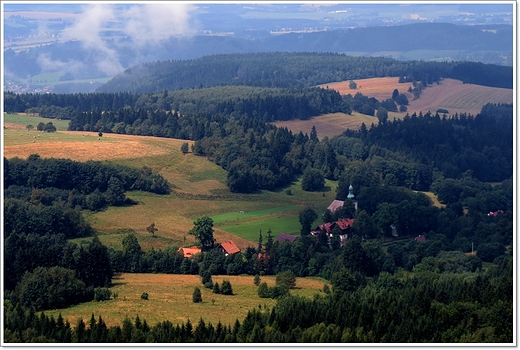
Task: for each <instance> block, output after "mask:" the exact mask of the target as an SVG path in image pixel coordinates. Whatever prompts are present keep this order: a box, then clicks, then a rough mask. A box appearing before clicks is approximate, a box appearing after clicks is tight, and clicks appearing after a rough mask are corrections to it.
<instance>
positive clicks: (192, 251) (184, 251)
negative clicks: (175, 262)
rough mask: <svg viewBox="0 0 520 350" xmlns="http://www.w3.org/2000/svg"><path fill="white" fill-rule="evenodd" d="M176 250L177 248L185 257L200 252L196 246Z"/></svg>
mask: <svg viewBox="0 0 520 350" xmlns="http://www.w3.org/2000/svg"><path fill="white" fill-rule="evenodd" d="M178 250H179V252H181V253H182V254H184V257H185V258H191V257H192V256H193V255H195V254H198V253H200V252H201V250H200V249H199V248H197V247H196V246H193V247H191V248H179V249H178Z"/></svg>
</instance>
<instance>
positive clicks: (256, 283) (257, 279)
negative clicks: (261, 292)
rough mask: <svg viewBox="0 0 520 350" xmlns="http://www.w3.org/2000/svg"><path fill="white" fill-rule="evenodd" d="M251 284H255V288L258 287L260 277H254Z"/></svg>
mask: <svg viewBox="0 0 520 350" xmlns="http://www.w3.org/2000/svg"><path fill="white" fill-rule="evenodd" d="M253 283H254V284H255V286H257V287H258V285H259V284H260V275H255V278H254V280H253Z"/></svg>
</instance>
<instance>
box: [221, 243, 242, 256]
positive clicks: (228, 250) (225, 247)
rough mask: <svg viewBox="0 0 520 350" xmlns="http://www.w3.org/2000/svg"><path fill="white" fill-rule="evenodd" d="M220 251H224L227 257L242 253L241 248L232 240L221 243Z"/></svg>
mask: <svg viewBox="0 0 520 350" xmlns="http://www.w3.org/2000/svg"><path fill="white" fill-rule="evenodd" d="M218 249H220V251H222V252H223V253H224V254H225V255H226V256H227V255H229V254H236V253H240V248H239V247H237V245H236V244H235V242H233V241H231V240H229V241H225V242H222V243H220V244H219V246H218Z"/></svg>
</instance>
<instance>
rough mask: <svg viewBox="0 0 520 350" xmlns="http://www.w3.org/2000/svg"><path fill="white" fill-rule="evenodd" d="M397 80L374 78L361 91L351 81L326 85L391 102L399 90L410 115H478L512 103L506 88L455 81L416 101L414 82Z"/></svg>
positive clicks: (359, 82) (431, 88) (364, 81)
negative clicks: (442, 111)
mask: <svg viewBox="0 0 520 350" xmlns="http://www.w3.org/2000/svg"><path fill="white" fill-rule="evenodd" d="M398 80H399V78H397V77H393V78H390V77H387V78H371V79H360V80H355V82H356V84H357V86H358V88H357V89H355V90H352V89H350V88H349V82H348V81H346V82H339V83H329V84H323V85H321V86H322V87H326V86H328V87H329V88H330V89H335V90H337V91H339V92H340V93H341V94H343V95H346V94H352V95H354V94H355V93H357V92H360V93H362V94H363V95H366V96H368V97H374V98H376V99H377V100H379V101H382V100H385V99H388V98H390V97H391V96H392V92H393V91H394V89H397V90H399V92H400V93H404V94H405V95H406V96H407V97H408V101H409V102H410V104H409V106H408V113H409V114H412V113H414V112H416V113H417V114H419V112H423V113H426V112H428V111H431V112H435V111H436V110H437V109H439V108H444V109H447V110H448V111H449V114H450V115H454V114H455V113H459V114H460V113H469V114H472V115H477V114H478V113H479V112H480V110H481V109H482V106H484V105H485V104H487V103H513V90H512V89H504V88H494V87H488V86H481V85H475V84H463V83H462V82H461V81H460V80H456V79H443V80H442V81H441V82H440V84H433V85H430V86H429V87H427V88H426V89H424V91H423V92H422V94H421V96H420V97H419V98H418V99H417V100H413V95H412V94H411V93H409V92H408V91H407V90H408V88H409V87H410V86H411V83H401V84H400V83H399V82H398ZM405 114H406V113H392V115H391V116H399V115H402V116H404V115H405Z"/></svg>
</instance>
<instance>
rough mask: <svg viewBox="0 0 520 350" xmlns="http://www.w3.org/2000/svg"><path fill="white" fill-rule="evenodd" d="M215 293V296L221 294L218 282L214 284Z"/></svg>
mask: <svg viewBox="0 0 520 350" xmlns="http://www.w3.org/2000/svg"><path fill="white" fill-rule="evenodd" d="M213 293H215V294H220V287H219V285H218V282H215V283H214V284H213Z"/></svg>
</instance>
